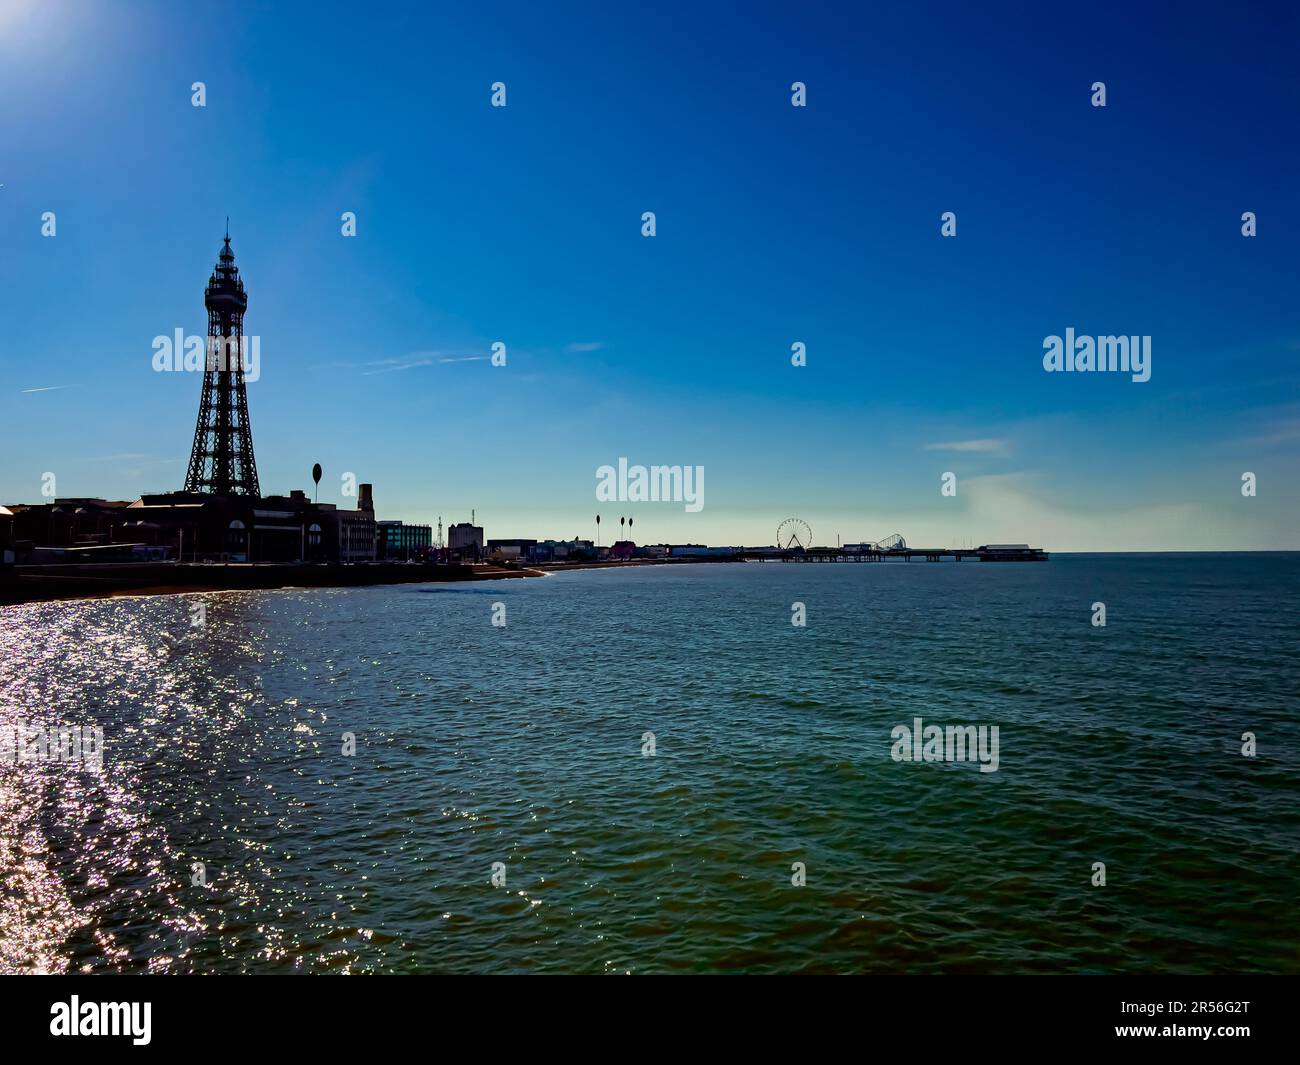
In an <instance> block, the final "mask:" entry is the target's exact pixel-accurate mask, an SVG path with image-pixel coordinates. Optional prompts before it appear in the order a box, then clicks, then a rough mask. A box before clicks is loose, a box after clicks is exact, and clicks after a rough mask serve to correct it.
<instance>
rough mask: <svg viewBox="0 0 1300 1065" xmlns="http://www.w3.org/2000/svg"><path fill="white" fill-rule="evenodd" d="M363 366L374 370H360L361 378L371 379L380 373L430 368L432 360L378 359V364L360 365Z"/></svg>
mask: <svg viewBox="0 0 1300 1065" xmlns="http://www.w3.org/2000/svg"><path fill="white" fill-rule="evenodd" d="M362 365H363V366H371V367H374V369H370V370H362V371H361V376H362V377H373V376H374V375H375V374H380V373H397V372H399V371H401V370H414V369H415V368H416V367H418V366H432V365H433V360H432V359H414V358H407V359H380V360H379V361H378V362H367V363H362Z"/></svg>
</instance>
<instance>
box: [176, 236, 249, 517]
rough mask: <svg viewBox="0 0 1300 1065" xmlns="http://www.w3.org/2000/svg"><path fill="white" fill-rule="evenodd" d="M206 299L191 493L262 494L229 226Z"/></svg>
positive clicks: (240, 286)
mask: <svg viewBox="0 0 1300 1065" xmlns="http://www.w3.org/2000/svg"><path fill="white" fill-rule="evenodd" d="M203 301H204V303H206V304H207V307H208V346H207V352H206V362H205V364H204V369H203V397H202V399H201V400H200V401H199V421H198V425H197V426H196V427H195V429H194V449H193V450H192V451H191V452H190V469H189V473H188V474H187V475H186V477H185V491H187V492H208V493H211V494H213V495H219V496H228V495H247V496H259V495H261V492H260V490H259V489H258V484H257V461H256V460H255V459H254V458H253V429H252V426H251V425H250V424H249V421H248V393H247V391H246V389H245V382H244V364H243V351H244V348H243V344H244V311H245V310H246V309H247V308H248V296H247V295H246V294H245V293H244V282H243V281H241V280H240V278H239V268H238V267H237V266H235V253H234V252H233V251H231V250H230V230H229V227H227V230H226V243H225V246H224V247H222V249H221V253H220V255H218V256H217V265H216V267H215V269H213V271H212V276H211V277H210V278H209V279H208V287H207V289H206V291H205V292H204V294H203Z"/></svg>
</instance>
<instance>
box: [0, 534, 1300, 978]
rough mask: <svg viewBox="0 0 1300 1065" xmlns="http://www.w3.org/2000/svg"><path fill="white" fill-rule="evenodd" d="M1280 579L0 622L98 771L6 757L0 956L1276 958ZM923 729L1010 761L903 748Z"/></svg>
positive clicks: (1124, 572)
mask: <svg viewBox="0 0 1300 1065" xmlns="http://www.w3.org/2000/svg"><path fill="white" fill-rule="evenodd" d="M1297 592H1300V555H1294V554H1277V555H1131V556H1116V555H1112V556H1086V555H1077V556H1069V555H1063V556H1057V557H1055V558H1054V559H1053V560H1052V561H1051V562H1048V563H1035V564H1019V565H1014V564H1011V565H990V564H980V563H961V564H956V563H952V562H944V563H937V564H930V563H912V564H901V563H891V564H883V565H865V564H848V565H796V564H781V563H776V564H746V565H722V564H719V565H694V566H678V567H645V568H637V569H628V570H592V571H579V572H566V573H557V574H554V575H552V576H549V577H546V578H544V579H537V580H525V581H521V580H512V581H503V582H490V583H482V584H472V585H468V584H466V585H425V586H398V587H384V588H362V589H346V590H325V591H320V590H312V591H293V590H287V591H278V592H240V593H220V594H210V595H193V596H159V597H153V598H139V599H116V600H104V601H93V602H72V603H49V604H34V605H26V606H19V607H10V608H5V609H3V610H0V726H4V727H10V728H12V727H13V726H14V725H15V724H22V723H27V724H50V723H59V722H61V723H68V724H74V725H83V724H87V723H93V724H94V725H96V726H98V727H99V728H101V729H102V731H103V737H104V761H103V768H102V771H100V772H99V773H94V772H90V771H87V769H86V768H85V767H83V766H80V765H77V764H75V763H60V764H52V763H49V762H43V763H33V762H16V763H15V764H11V765H9V764H0V969H2V970H3V971H6V972H32V971H48V972H61V971H90V972H95V971H158V972H399V973H400V972H474V973H480V972H583V973H602V972H608V973H623V972H632V973H655V972H755V973H760V972H836V973H922V972H949V973H969V972H994V973H1026V972H1029V973H1058V972H1095V973H1103V972H1160V973H1166V972H1176V973H1209V972H1216V973H1217V972H1233V973H1236V972H1297V971H1300V922H1298V921H1297V918H1296V912H1297V909H1296V900H1297V899H1298V898H1300V784H1298V783H1297V773H1298V767H1300V727H1298V718H1300V712H1298V704H1300V656H1298V654H1297V652H1298V651H1300V625H1297V610H1296V602H1297ZM1096 602H1104V603H1105V604H1106V621H1107V623H1106V625H1105V627H1097V626H1094V625H1093V624H1092V618H1093V616H1094V613H1095V612H1094V610H1093V604H1094V603H1096ZM796 603H802V604H803V605H804V610H805V611H806V625H804V626H796V625H793V624H791V620H792V618H793V617H795V616H796V610H797V608H795V607H794V604H796ZM200 604H201V605H202V607H203V614H204V618H203V621H204V624H203V625H202V626H201V627H198V626H195V625H194V624H193V621H194V620H195V618H196V611H195V607H196V606H197V605H200ZM497 604H503V606H504V621H505V624H504V625H493V624H492V621H493V618H494V616H495V617H496V618H497V619H498V620H502V617H503V615H502V609H501V607H498V606H497ZM918 717H919V718H921V719H922V721H923V722H924V723H925V724H938V725H942V726H948V725H968V724H969V725H974V726H986V727H989V728H991V727H993V726H996V727H997V730H998V744H999V746H998V764H997V771H996V772H980V766H979V763H978V762H976V761H969V760H967V761H951V762H949V761H933V762H926V761H921V762H915V761H900V760H896V758H895V757H893V755H892V754H891V752H892V751H894V750H895V742H894V740H893V739H892V736H891V734H892V731H893V730H894V729H895V728H896V727H897V726H904V725H905V726H908V727H909V728H910V727H911V726H912V725H913V722H914V721H915V719H916V718H918ZM647 733H650V734H653V735H652V739H647V736H646V734H647ZM1245 733H1251V734H1252V735H1253V736H1254V738H1255V754H1254V756H1253V757H1248V756H1246V755H1243V753H1242V749H1243V744H1244V742H1245V741H1243V734H1245ZM345 734H351V735H352V736H353V737H354V742H355V753H353V754H350V755H349V754H345V753H344V748H345V745H346V743H347V740H346V737H345ZM651 742H653V753H650V743H651ZM1097 863H1102V864H1104V867H1105V883H1104V885H1102V884H1099V883H1097V882H1096V881H1097V879H1098V872H1097ZM800 869H802V873H803V877H804V878H805V879H806V882H805V883H803V884H802V886H796V884H795V883H794V882H792V881H794V880H798V879H800V877H799V873H800ZM494 876H495V878H496V880H497V884H495V885H494V882H493V880H494ZM502 877H504V883H502V882H501V881H502ZM196 880H197V881H198V882H197V883H196ZM498 885H499V886H498Z"/></svg>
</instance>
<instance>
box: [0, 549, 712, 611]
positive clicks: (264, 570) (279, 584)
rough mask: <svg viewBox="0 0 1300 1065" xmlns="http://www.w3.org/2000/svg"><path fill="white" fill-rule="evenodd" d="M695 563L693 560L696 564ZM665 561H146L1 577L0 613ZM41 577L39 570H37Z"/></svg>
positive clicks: (495, 576) (507, 577)
mask: <svg viewBox="0 0 1300 1065" xmlns="http://www.w3.org/2000/svg"><path fill="white" fill-rule="evenodd" d="M695 561H696V560H692V562H695ZM682 564H685V563H684V562H683V561H677V562H673V561H671V560H668V559H629V560H627V561H621V562H607V561H600V562H595V561H593V562H547V563H541V564H538V565H531V566H520V565H513V564H509V563H507V564H504V565H497V564H494V563H476V564H473V565H430V566H411V565H407V564H404V563H393V564H388V565H382V564H380V565H361V566H329V567H323V566H292V565H291V566H248V565H219V564H213V565H203V564H198V565H190V564H181V565H177V564H175V563H151V564H143V565H139V566H136V565H133V564H130V563H125V564H120V565H116V566H114V565H109V564H105V565H101V566H93V567H92V566H46V567H20V568H19V569H18V571H16V572H15V573H13V574H9V575H6V576H4V577H3V578H0V607H3V606H16V605H19V604H22V603H40V602H55V601H59V600H71V599H115V598H120V597H123V596H138V595H184V594H191V593H198V592H229V591H274V590H278V589H289V588H360V587H376V586H380V585H390V584H453V583H460V582H463V581H495V580H514V579H518V578H523V577H544V576H546V575H547V574H548V573H557V572H561V571H564V570H577V569H615V568H626V567H631V566H659V565H682ZM37 571H42V572H37Z"/></svg>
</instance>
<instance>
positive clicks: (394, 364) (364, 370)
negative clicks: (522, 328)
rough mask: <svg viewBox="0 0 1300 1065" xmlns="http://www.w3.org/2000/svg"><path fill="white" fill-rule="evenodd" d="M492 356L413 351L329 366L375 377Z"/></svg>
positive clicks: (477, 360)
mask: <svg viewBox="0 0 1300 1065" xmlns="http://www.w3.org/2000/svg"><path fill="white" fill-rule="evenodd" d="M491 357H492V356H490V355H453V354H450V353H448V352H443V351H412V352H410V353H409V354H407V355H403V356H401V357H400V358H396V359H376V360H375V361H373V362H362V363H342V364H338V363H335V364H332V365H331V366H329V367H328V368H329V369H354V370H359V371H360V376H361V377H374V376H375V375H376V374H385V373H401V372H402V371H404V370H417V369H419V368H420V367H422V366H436V365H439V364H441V363H448V362H483V361H485V360H487V359H490V358H491ZM322 368H325V367H322Z"/></svg>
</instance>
